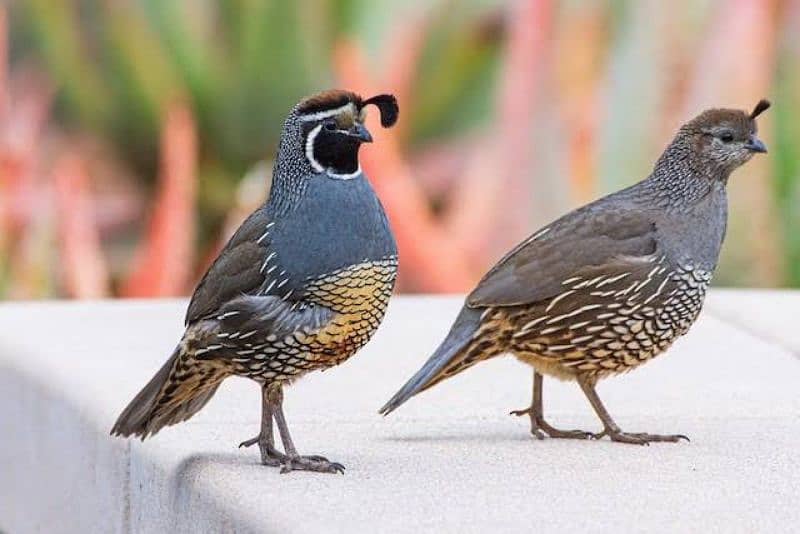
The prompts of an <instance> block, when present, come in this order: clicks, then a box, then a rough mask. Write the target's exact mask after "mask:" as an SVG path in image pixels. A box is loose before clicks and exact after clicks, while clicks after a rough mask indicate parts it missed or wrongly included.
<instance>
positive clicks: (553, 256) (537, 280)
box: [467, 202, 658, 307]
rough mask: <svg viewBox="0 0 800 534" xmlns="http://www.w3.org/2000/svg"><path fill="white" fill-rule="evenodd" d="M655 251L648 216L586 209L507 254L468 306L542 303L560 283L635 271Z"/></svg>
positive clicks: (614, 209)
mask: <svg viewBox="0 0 800 534" xmlns="http://www.w3.org/2000/svg"><path fill="white" fill-rule="evenodd" d="M657 249H658V241H657V234H656V224H655V221H654V219H653V217H652V216H651V215H650V214H649V213H646V212H643V211H637V210H635V209H631V208H627V209H625V208H619V207H615V206H613V205H609V204H608V203H601V202H597V203H594V204H590V205H588V206H585V207H583V208H581V209H579V210H576V211H574V212H572V213H569V214H567V215H565V216H564V217H562V218H561V219H559V220H557V221H555V222H554V223H553V224H551V225H550V226H547V227H545V228H543V229H542V230H540V231H539V232H537V233H535V234H533V236H531V237H530V238H528V239H527V240H525V241H524V242H522V243H521V244H520V245H518V246H517V247H516V248H515V249H513V250H512V251H511V252H509V253H508V254H507V255H506V256H505V257H504V258H503V259H502V260H500V262H498V263H497V265H495V266H494V267H493V268H492V269H491V270H490V271H489V272H488V273H487V274H486V276H484V277H483V279H482V280H481V281H480V283H479V284H478V286H477V287H476V288H475V289H474V290H473V291H472V293H471V294H470V295H469V297H467V304H468V305H469V306H470V307H485V306H513V305H519V304H530V303H534V302H539V301H543V300H546V299H549V298H552V297H555V296H556V295H558V294H560V293H561V292H562V291H563V290H564V286H563V284H562V282H564V280H568V279H570V278H572V277H575V276H582V277H587V276H589V275H590V274H592V273H596V272H599V273H602V272H603V271H604V270H607V271H619V272H625V271H627V270H630V269H636V268H639V267H640V266H641V265H642V259H644V258H647V257H652V255H653V254H656V252H657ZM628 264H630V265H628ZM629 268H630V269H629Z"/></svg>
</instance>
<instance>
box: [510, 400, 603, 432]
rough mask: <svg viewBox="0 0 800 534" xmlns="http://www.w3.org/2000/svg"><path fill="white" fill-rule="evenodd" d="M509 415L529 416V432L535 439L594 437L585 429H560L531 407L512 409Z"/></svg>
mask: <svg viewBox="0 0 800 534" xmlns="http://www.w3.org/2000/svg"><path fill="white" fill-rule="evenodd" d="M509 415H516V416H517V417H519V416H522V415H527V416H528V417H530V418H531V434H533V435H534V437H536V439H544V438H545V437H551V438H556V439H589V438H594V437H595V436H596V434H594V433H593V432H586V431H585V430H560V429H558V428H555V427H553V426H551V425H550V423H548V422H547V421H545V420H544V417H542V416H541V415H540V414H537V413H534V411H533V409H532V408H526V409H524V410H514V411H513V412H510V413H509Z"/></svg>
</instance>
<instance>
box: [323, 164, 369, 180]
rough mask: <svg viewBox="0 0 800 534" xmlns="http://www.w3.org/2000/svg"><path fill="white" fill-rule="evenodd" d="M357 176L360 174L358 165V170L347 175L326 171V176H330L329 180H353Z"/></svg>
mask: <svg viewBox="0 0 800 534" xmlns="http://www.w3.org/2000/svg"><path fill="white" fill-rule="evenodd" d="M359 174H361V164H360V163H359V165H358V168H357V169H356V170H355V171H353V172H351V173H349V174H337V173H335V172H332V171H331V170H330V169H328V176H330V177H331V178H333V179H335V180H352V179H353V178H355V177H356V176H358V175H359Z"/></svg>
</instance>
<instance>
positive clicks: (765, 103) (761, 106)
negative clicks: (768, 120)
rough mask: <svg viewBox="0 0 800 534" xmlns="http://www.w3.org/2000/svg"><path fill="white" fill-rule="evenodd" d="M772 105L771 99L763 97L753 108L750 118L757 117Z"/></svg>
mask: <svg viewBox="0 0 800 534" xmlns="http://www.w3.org/2000/svg"><path fill="white" fill-rule="evenodd" d="M771 105H772V104H770V102H769V100H766V99H764V98H762V99H761V100H759V101H758V104H756V107H754V108H753V111H752V112H751V113H750V118H751V119H755V118H756V117H758V116H759V115H761V114H762V113H764V112H765V111H767V110H768V109H769V107H770V106H771Z"/></svg>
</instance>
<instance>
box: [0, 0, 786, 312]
mask: <svg viewBox="0 0 800 534" xmlns="http://www.w3.org/2000/svg"><path fill="white" fill-rule="evenodd" d="M329 87H341V88H348V89H351V90H355V91H356V92H359V93H361V94H363V95H364V96H371V95H372V94H375V93H377V92H392V93H394V94H396V95H397V97H398V99H399V102H400V109H401V114H400V117H401V118H400V121H399V123H398V125H397V126H396V127H395V128H394V129H391V130H381V129H380V127H379V126H378V123H377V121H376V119H375V117H374V116H373V117H371V118H370V122H369V126H370V127H371V131H372V132H373V135H374V136H375V138H376V142H375V143H374V144H373V145H370V146H368V147H366V148H365V149H364V150H362V163H363V167H364V169H365V171H366V172H367V174H368V175H369V177H370V179H371V181H372V182H373V184H374V185H375V187H376V189H377V191H378V194H379V195H380V197H381V198H382V200H383V202H384V205H385V207H386V209H387V212H388V214H389V217H390V219H391V223H392V226H393V228H394V230H395V232H396V235H397V238H398V243H399V247H400V254H401V274H400V281H399V290H400V291H404V292H461V291H466V290H468V289H469V288H470V287H471V286H472V285H473V284H474V283H475V282H476V281H477V280H478V279H479V278H480V276H481V275H482V274H483V273H484V272H485V270H486V269H487V268H488V267H490V266H491V265H492V264H493V263H494V262H495V261H496V260H497V259H498V258H499V257H500V256H501V255H502V254H503V253H504V252H505V251H507V250H508V249H509V248H510V247H512V246H513V245H514V244H515V243H517V242H518V241H519V240H521V239H522V238H524V237H525V236H526V235H528V234H530V233H533V232H534V231H535V230H536V229H537V228H538V227H539V226H541V225H544V224H546V223H547V222H549V221H550V220H552V219H554V218H555V217H557V216H558V215H560V214H562V213H564V212H565V211H567V210H569V209H571V208H573V207H576V206H578V205H579V204H582V203H585V202H587V201H589V200H591V199H594V198H596V197H598V196H600V195H602V194H604V193H607V192H610V191H613V190H615V189H619V188H621V187H623V186H626V185H628V184H631V183H633V182H635V181H638V180H639V179H641V178H643V177H645V176H646V175H647V174H648V172H649V170H650V168H651V166H652V164H653V162H654V161H655V158H656V157H657V156H658V155H659V154H660V152H661V150H662V149H663V147H664V146H665V144H666V143H667V142H668V141H669V140H670V138H671V136H672V134H673V133H674V131H675V129H676V128H677V127H678V126H679V125H680V124H681V123H682V122H684V121H685V120H687V119H689V118H691V117H692V116H693V115H695V114H697V113H698V112H700V111H701V110H702V109H704V108H706V107H736V108H746V109H748V110H749V109H750V108H752V106H753V105H754V104H755V103H756V102H757V101H758V99H759V98H761V97H767V98H769V99H771V100H772V102H773V105H774V107H773V108H772V109H771V110H770V111H768V112H767V113H766V114H764V115H763V116H762V118H761V119H759V123H760V128H761V135H762V138H763V139H764V140H765V142H766V143H767V145H768V146H769V148H770V153H769V155H768V156H766V157H757V158H755V159H754V160H753V161H752V162H751V163H749V164H748V165H746V166H745V167H744V168H743V169H741V170H740V171H738V172H737V173H736V174H735V175H734V176H733V177H732V179H731V183H730V187H729V190H730V199H731V221H730V225H729V230H728V236H727V242H726V246H725V247H724V250H723V258H722V263H721V267H720V269H719V271H718V275H717V278H716V281H715V283H716V284H717V285H731V286H767V287H791V286H794V287H797V286H800V232H798V229H800V152H798V147H799V146H800V0H794V1H793V0H729V1H727V0H702V1H689V0H677V1H673V2H661V1H659V0H643V1H634V0H627V1H626V0H606V1H600V0H598V1H579V0H565V1H555V0H550V1H547V0H517V1H500V0H459V1H455V0H412V1H402V2H401V1H390V0H382V1H376V0H297V1H293V2H289V1H283V0H219V1H211V0H184V1H177V0H175V1H163V0H127V1H125V0H74V1H56V2H54V1H52V0H18V1H10V2H6V3H4V4H3V5H2V6H0V298H6V299H20V298H24V299H27V298H51V297H60V298H97V297H118V296H123V297H150V296H172V295H186V294H188V293H189V292H190V291H191V289H192V288H193V285H194V284H195V283H196V282H197V280H198V279H199V277H200V276H201V275H202V274H203V272H204V270H205V268H206V267H207V266H208V264H209V262H210V261H211V260H212V259H213V257H214V256H215V255H216V253H217V252H218V251H219V249H220V247H221V246H222V245H223V244H224V242H225V240H226V239H227V237H228V236H229V235H230V234H231V233H232V231H233V230H234V229H235V228H236V226H237V225H238V223H239V222H240V221H241V220H242V219H243V218H244V217H245V216H246V215H247V214H248V213H249V212H250V211H251V210H252V209H253V208H254V207H256V206H257V205H258V204H259V203H261V202H262V200H263V198H264V196H265V194H266V191H267V189H268V187H269V181H270V174H271V162H272V157H273V155H274V151H275V147H276V143H277V140H278V135H279V133H280V130H281V126H282V122H283V119H284V117H285V115H286V113H287V112H288V110H289V109H290V108H291V106H292V105H293V104H294V103H296V102H297V101H298V100H299V99H300V98H301V97H303V96H305V95H307V94H309V93H313V92H316V91H318V90H321V89H325V88H329ZM373 115H375V114H374V113H373Z"/></svg>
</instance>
